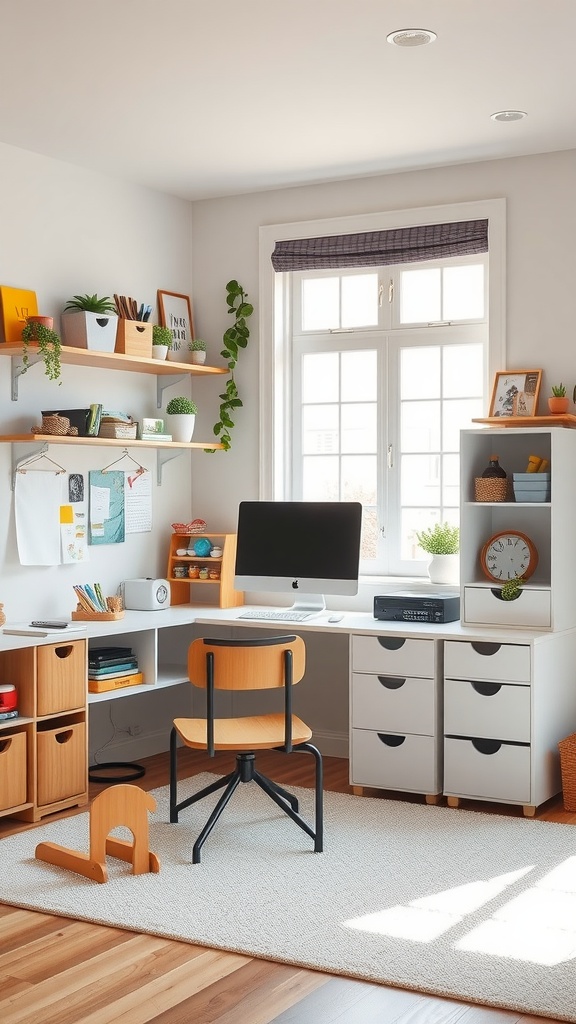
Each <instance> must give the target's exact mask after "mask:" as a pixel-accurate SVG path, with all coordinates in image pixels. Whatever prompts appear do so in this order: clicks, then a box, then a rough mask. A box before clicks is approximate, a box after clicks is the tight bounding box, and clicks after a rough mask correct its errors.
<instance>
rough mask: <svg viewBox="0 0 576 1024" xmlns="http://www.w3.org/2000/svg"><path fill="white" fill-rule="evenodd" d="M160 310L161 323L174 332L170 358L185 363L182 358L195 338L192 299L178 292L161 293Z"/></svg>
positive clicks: (159, 296)
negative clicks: (189, 343)
mask: <svg viewBox="0 0 576 1024" xmlns="http://www.w3.org/2000/svg"><path fill="white" fill-rule="evenodd" d="M158 310H159V312H160V323H161V324H162V326H163V327H169V328H170V330H171V332H172V339H173V340H172V348H171V350H170V352H169V353H168V356H169V358H170V357H171V358H172V359H176V360H177V361H178V360H180V362H183V358H182V357H183V356H184V355H185V353H187V352H188V342H189V341H192V340H193V338H194V323H193V320H192V306H191V305H190V298H189V297H188V295H178V293H177V292H162V291H159V292H158Z"/></svg>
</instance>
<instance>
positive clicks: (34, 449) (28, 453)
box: [11, 441, 48, 490]
mask: <svg viewBox="0 0 576 1024" xmlns="http://www.w3.org/2000/svg"><path fill="white" fill-rule="evenodd" d="M16 449H18V453H17V452H16ZM47 451H48V442H47V441H36V443H35V444H31V445H26V446H24V444H18V445H16V444H13V445H12V483H11V488H12V490H14V487H15V485H16V472H17V470H18V468H19V466H20V463H21V462H27V461H28V459H30V458H32V456H33V455H46V452H47Z"/></svg>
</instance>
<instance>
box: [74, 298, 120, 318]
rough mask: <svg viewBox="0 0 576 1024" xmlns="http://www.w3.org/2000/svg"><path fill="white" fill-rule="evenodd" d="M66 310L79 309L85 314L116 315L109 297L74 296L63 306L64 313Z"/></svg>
mask: <svg viewBox="0 0 576 1024" xmlns="http://www.w3.org/2000/svg"><path fill="white" fill-rule="evenodd" d="M68 309H76V310H78V309H81V310H84V312H86V313H114V314H117V309H116V306H115V304H114V303H113V302H112V299H111V298H110V296H109V295H103V296H98V295H96V294H94V295H88V294H86V295H74V297H73V298H71V299H69V300H68V302H67V303H66V305H65V306H64V312H66V310H68Z"/></svg>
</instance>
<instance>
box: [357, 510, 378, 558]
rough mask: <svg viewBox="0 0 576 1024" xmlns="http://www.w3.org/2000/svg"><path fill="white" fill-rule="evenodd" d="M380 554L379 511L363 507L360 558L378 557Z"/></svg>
mask: <svg viewBox="0 0 576 1024" xmlns="http://www.w3.org/2000/svg"><path fill="white" fill-rule="evenodd" d="M377 554H378V512H377V510H376V509H375V508H370V507H366V505H365V506H364V508H363V509H362V535H361V537H360V558H369V559H373V558H376V556H377Z"/></svg>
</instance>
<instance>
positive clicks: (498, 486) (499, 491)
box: [474, 476, 509, 501]
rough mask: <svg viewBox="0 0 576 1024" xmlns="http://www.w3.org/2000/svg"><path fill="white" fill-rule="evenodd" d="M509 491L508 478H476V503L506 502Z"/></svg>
mask: <svg viewBox="0 0 576 1024" xmlns="http://www.w3.org/2000/svg"><path fill="white" fill-rule="evenodd" d="M508 490H509V486H508V479H507V478H506V477H501V476H477V477H475V478H474V497H475V499H476V501H506V499H507V497H508Z"/></svg>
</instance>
